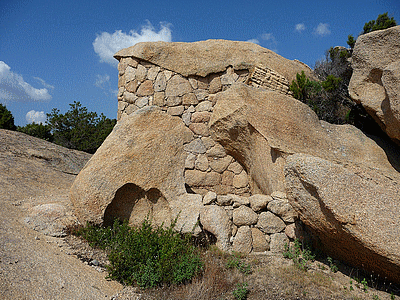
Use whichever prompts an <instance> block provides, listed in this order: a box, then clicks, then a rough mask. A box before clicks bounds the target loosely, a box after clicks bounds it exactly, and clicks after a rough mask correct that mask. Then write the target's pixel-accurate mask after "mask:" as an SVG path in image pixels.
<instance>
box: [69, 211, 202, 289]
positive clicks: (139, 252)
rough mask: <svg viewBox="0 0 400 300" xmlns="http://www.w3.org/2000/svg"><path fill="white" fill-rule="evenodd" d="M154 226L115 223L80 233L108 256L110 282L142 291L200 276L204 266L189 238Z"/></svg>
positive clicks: (147, 221) (94, 227)
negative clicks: (111, 280)
mask: <svg viewBox="0 0 400 300" xmlns="http://www.w3.org/2000/svg"><path fill="white" fill-rule="evenodd" d="M175 222H176V221H175ZM175 222H173V223H172V225H171V226H170V227H168V228H166V229H164V228H163V227H162V226H153V225H152V224H151V222H150V221H149V220H148V219H146V220H144V221H143V223H142V225H141V226H139V227H130V226H129V225H128V222H126V221H125V222H120V221H119V220H115V222H114V224H113V226H110V227H106V228H103V227H96V226H91V225H88V226H86V227H83V228H81V229H79V230H78V231H77V235H80V236H82V237H83V238H84V239H86V240H87V241H88V242H89V243H90V245H91V246H92V247H93V246H94V247H99V248H101V249H104V250H106V251H107V253H108V259H109V261H110V265H109V266H107V269H108V272H109V278H111V279H114V280H117V281H119V282H121V283H124V284H127V285H132V284H134V283H137V284H138V285H139V286H140V287H142V288H149V287H156V286H160V285H162V284H171V283H173V284H181V283H187V282H190V281H191V280H192V279H193V278H194V277H195V276H197V275H199V274H201V272H202V270H203V262H202V260H201V257H200V254H199V252H198V250H197V249H196V248H195V247H194V246H193V245H192V244H191V237H190V235H181V234H180V233H179V232H176V231H175V230H174V225H175Z"/></svg>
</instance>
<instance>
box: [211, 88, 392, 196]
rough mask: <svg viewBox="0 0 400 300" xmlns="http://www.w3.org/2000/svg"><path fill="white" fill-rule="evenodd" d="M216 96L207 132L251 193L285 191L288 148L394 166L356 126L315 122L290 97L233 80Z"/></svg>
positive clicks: (381, 166) (376, 165) (310, 113)
mask: <svg viewBox="0 0 400 300" xmlns="http://www.w3.org/2000/svg"><path fill="white" fill-rule="evenodd" d="M216 98H217V104H216V105H215V107H214V110H213V114H212V116H211V120H210V125H209V126H210V132H211V136H212V138H213V139H214V140H216V141H218V142H219V143H221V144H222V145H223V146H224V148H225V149H226V151H227V152H228V153H229V154H231V155H232V156H233V157H234V158H235V159H236V160H237V161H239V162H241V163H242V164H243V165H244V166H245V167H246V171H247V172H248V174H249V175H250V179H251V182H250V186H251V188H252V192H253V193H260V194H267V195H269V194H271V193H272V192H274V191H284V190H285V188H284V185H283V183H284V175H283V170H284V166H285V163H286V157H287V156H288V155H290V154H293V153H307V154H310V155H313V156H316V157H321V158H324V159H327V160H331V161H338V162H343V163H347V164H360V165H364V166H367V167H371V168H377V169H380V170H387V171H388V172H393V171H395V170H394V168H393V166H392V165H391V164H390V163H389V161H388V159H387V155H386V153H385V151H383V150H382V148H380V147H379V146H378V145H377V144H376V143H375V142H374V141H373V140H371V139H369V138H368V137H367V136H365V135H364V134H363V133H362V132H361V131H360V130H358V129H357V128H355V127H353V126H350V125H341V126H339V125H332V124H329V123H327V122H324V121H319V120H318V118H317V116H316V114H315V113H314V112H313V111H312V110H311V109H310V108H309V107H308V106H307V105H305V104H303V103H301V102H300V101H297V100H296V99H294V98H292V97H289V96H285V95H282V94H280V93H277V92H273V91H264V90H260V89H255V88H252V87H249V86H247V85H244V84H235V85H233V86H232V87H231V88H230V89H228V90H226V91H224V92H221V93H218V94H217V95H216Z"/></svg>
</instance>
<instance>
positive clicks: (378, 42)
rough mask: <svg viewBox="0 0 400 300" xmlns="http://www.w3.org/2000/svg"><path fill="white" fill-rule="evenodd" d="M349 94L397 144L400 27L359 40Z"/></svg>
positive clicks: (399, 97)
mask: <svg viewBox="0 0 400 300" xmlns="http://www.w3.org/2000/svg"><path fill="white" fill-rule="evenodd" d="M352 67H353V75H352V77H351V80H350V84H349V94H350V96H351V98H352V99H353V100H354V101H356V102H357V103H361V104H362V105H363V106H364V108H365V110H366V111H367V112H368V113H369V114H370V115H371V116H372V117H373V118H374V119H375V121H376V122H377V123H378V124H379V126H380V127H381V128H382V129H383V130H384V131H385V132H386V133H387V134H388V136H389V137H391V138H392V139H393V140H394V141H395V142H397V143H400V26H395V27H391V28H388V29H385V30H377V31H373V32H370V33H368V34H363V35H361V36H360V37H358V39H357V42H356V44H355V46H354V51H353V55H352Z"/></svg>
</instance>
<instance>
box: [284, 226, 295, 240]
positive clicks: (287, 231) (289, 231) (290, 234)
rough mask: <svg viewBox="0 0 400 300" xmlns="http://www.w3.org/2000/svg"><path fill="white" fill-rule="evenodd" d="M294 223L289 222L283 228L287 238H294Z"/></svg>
mask: <svg viewBox="0 0 400 300" xmlns="http://www.w3.org/2000/svg"><path fill="white" fill-rule="evenodd" d="M295 226H296V225H295V223H292V224H289V225H288V226H286V228H285V234H286V236H287V237H288V238H290V239H292V240H294V239H295V238H296V231H295Z"/></svg>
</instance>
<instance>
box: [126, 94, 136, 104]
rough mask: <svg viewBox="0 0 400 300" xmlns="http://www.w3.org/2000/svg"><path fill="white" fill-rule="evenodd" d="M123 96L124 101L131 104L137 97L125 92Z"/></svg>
mask: <svg viewBox="0 0 400 300" xmlns="http://www.w3.org/2000/svg"><path fill="white" fill-rule="evenodd" d="M123 98H124V100H125V102H128V103H130V104H132V103H135V101H136V99H137V98H138V97H137V96H136V95H135V94H133V93H129V92H125V93H124V95H123Z"/></svg>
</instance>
